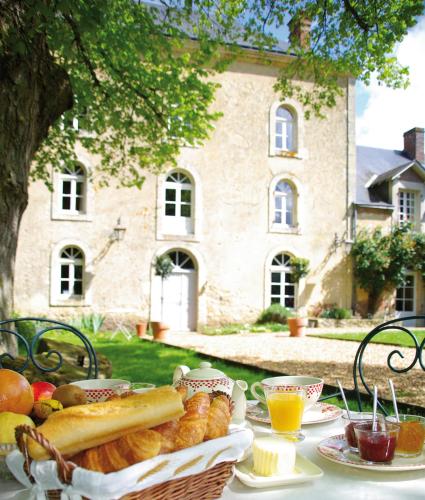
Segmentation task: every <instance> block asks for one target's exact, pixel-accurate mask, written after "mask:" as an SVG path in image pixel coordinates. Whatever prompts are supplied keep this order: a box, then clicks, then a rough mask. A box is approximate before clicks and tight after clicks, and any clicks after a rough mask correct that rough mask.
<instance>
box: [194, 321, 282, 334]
mask: <svg viewBox="0 0 425 500" xmlns="http://www.w3.org/2000/svg"><path fill="white" fill-rule="evenodd" d="M286 330H288V328H287V326H284V325H282V323H262V324H260V325H259V324H255V325H250V324H244V325H242V324H240V323H233V324H230V325H224V326H220V327H211V326H206V327H204V328H203V330H202V333H203V334H204V335H233V334H236V333H243V332H249V333H268V332H283V331H286Z"/></svg>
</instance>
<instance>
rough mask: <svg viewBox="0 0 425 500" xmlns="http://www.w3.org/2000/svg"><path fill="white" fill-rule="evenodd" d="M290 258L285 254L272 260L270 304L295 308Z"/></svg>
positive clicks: (294, 287) (279, 254)
mask: <svg viewBox="0 0 425 500" xmlns="http://www.w3.org/2000/svg"><path fill="white" fill-rule="evenodd" d="M290 261H291V256H290V255H288V254H287V253H278V254H277V255H275V257H274V258H273V260H272V264H271V268H270V284H271V290H270V302H271V303H272V304H281V305H282V306H285V307H288V308H291V309H293V308H295V289H296V285H295V283H294V279H293V274H292V268H291V265H290Z"/></svg>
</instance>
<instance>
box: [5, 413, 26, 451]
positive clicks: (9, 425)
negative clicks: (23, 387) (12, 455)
mask: <svg viewBox="0 0 425 500" xmlns="http://www.w3.org/2000/svg"><path fill="white" fill-rule="evenodd" d="M23 424H25V425H30V426H31V427H35V424H34V422H33V421H32V420H31V419H30V417H28V416H27V415H21V414H20V413H12V412H11V411H3V412H1V413H0V443H10V444H14V443H16V439H15V427H17V426H18V425H23Z"/></svg>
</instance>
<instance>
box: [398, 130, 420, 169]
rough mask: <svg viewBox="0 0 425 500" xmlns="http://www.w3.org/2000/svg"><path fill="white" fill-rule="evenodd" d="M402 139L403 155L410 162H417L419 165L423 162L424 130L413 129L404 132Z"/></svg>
mask: <svg viewBox="0 0 425 500" xmlns="http://www.w3.org/2000/svg"><path fill="white" fill-rule="evenodd" d="M403 137H404V151H403V152H404V153H405V154H406V155H407V156H408V157H409V158H410V159H411V160H418V161H420V162H421V163H424V162H425V154H424V129H423V128H419V127H415V128H412V129H411V130H409V131H408V132H405V133H404V134H403Z"/></svg>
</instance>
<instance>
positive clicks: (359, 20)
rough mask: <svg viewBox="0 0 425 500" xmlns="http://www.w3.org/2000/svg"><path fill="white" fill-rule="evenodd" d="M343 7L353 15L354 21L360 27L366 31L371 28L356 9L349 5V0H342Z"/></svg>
mask: <svg viewBox="0 0 425 500" xmlns="http://www.w3.org/2000/svg"><path fill="white" fill-rule="evenodd" d="M344 6H345V9H346V10H347V11H348V12H349V13H350V14H351V15H352V16H353V17H354V19H355V20H356V23H357V24H358V25H359V26H360V28H361V29H362V30H363V31H365V32H366V33H367V32H368V31H369V30H370V28H372V26H371V25H370V24H369V23H367V22H366V21H365V20H364V19H363V18H362V17H361V16H360V15H359V13H358V12H357V11H356V9H355V8H354V7H353V6H352V5H351V3H350V0H344Z"/></svg>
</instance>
